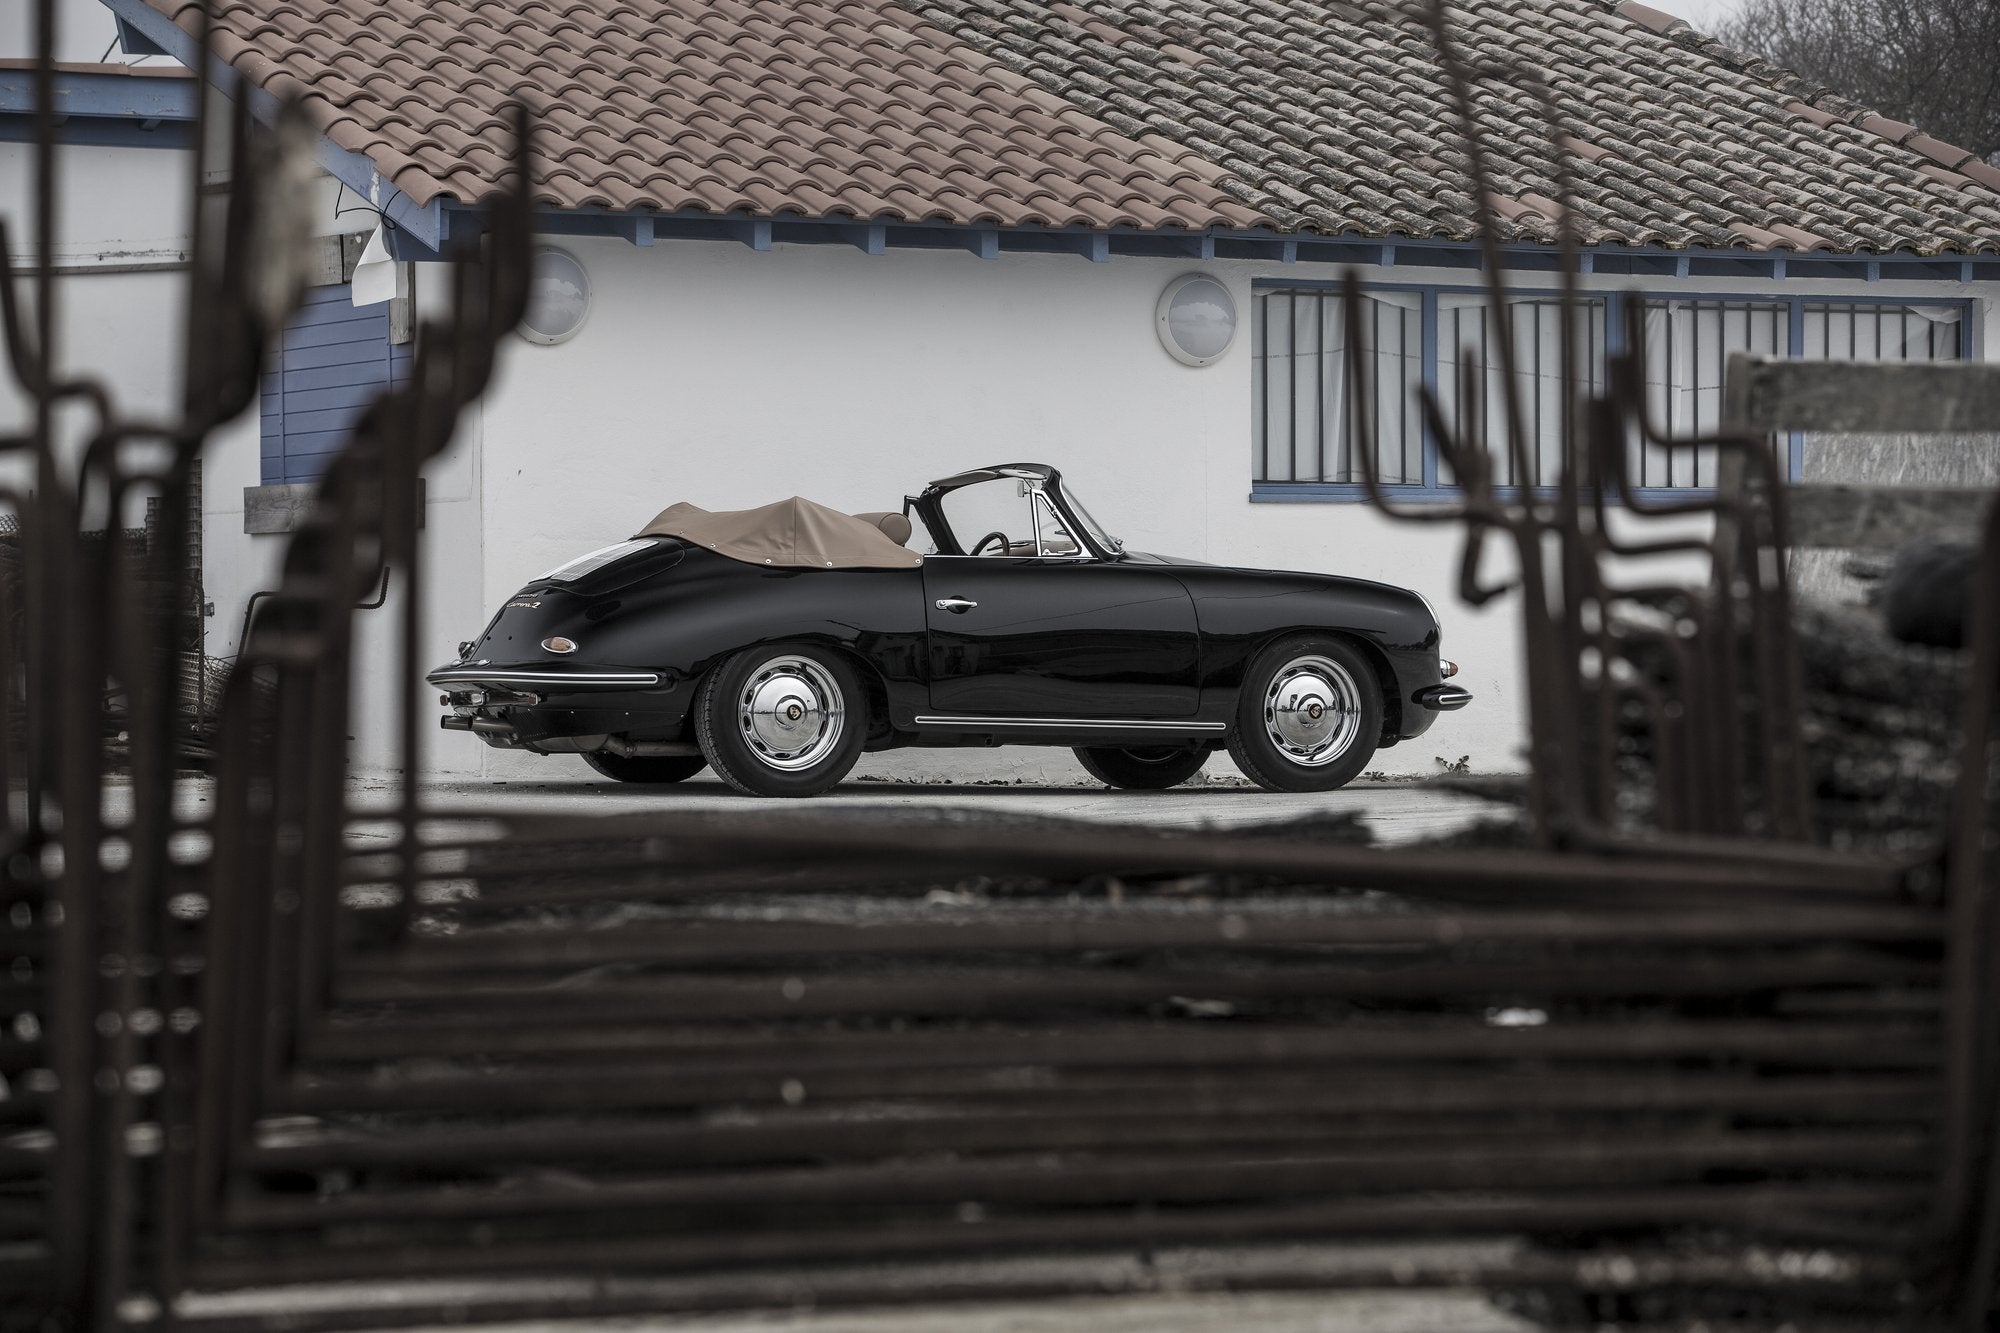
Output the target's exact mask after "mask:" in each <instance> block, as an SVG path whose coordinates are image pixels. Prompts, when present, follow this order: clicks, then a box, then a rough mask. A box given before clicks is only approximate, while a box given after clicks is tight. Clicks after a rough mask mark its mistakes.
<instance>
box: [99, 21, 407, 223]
mask: <svg viewBox="0 0 2000 1333" xmlns="http://www.w3.org/2000/svg"><path fill="white" fill-rule="evenodd" d="M104 4H105V7H106V8H108V9H109V10H110V11H111V12H112V14H113V15H114V16H115V17H116V18H117V19H118V20H119V23H120V31H121V32H123V31H124V30H125V29H126V28H130V29H131V30H132V31H133V32H134V33H135V34H136V35H137V36H138V37H140V38H143V39H144V40H146V41H148V42H151V43H152V44H153V45H155V46H157V47H158V48H159V49H160V50H161V51H162V52H164V53H165V54H167V55H170V56H172V57H173V58H174V59H175V60H178V61H180V62H181V64H182V65H184V66H186V67H187V68H188V69H190V70H194V71H196V72H197V73H199V74H200V75H201V76H202V77H204V78H206V79H207V80H208V82H209V84H210V85H211V86H212V87H214V88H215V90H216V91H217V92H219V93H221V94H222V95H223V96H225V97H231V98H233V97H235V96H236V95H237V93H238V92H239V90H240V91H242V92H244V93H246V94H247V95H248V97H249V99H250V103H249V105H250V111H251V113H252V114H253V115H255V116H256V117H257V118H258V119H259V120H262V121H264V122H266V123H269V122H270V121H272V120H273V119H275V118H276V116H277V111H278V99H277V98H275V97H273V96H271V94H269V93H267V92H265V91H264V90H263V89H261V88H258V87H255V86H254V85H251V84H249V83H248V82H247V81H245V80H244V79H243V78H242V77H241V76H240V75H238V74H237V72H236V71H235V70H234V69H233V68H231V66H230V65H229V63H228V62H227V61H224V60H219V59H217V58H215V57H214V56H212V55H211V56H208V57H207V58H206V59H204V58H203V53H202V52H200V51H198V50H196V49H195V40H194V37H193V36H192V35H191V34H189V33H186V32H183V31H182V30H181V29H180V27H179V26H178V25H176V24H175V23H174V22H173V21H172V20H170V19H168V18H167V16H166V15H164V14H162V13H160V12H159V11H158V10H156V9H154V8H152V7H151V6H149V5H147V4H145V3H144V0H104ZM315 156H316V157H317V158H318V160H319V164H320V165H321V166H322V167H324V168H325V169H326V171H327V174H328V175H330V176H332V177H333V178H334V179H335V180H337V181H339V182H340V183H341V184H343V185H345V186H347V188H348V189H350V190H353V191H354V192H355V193H356V194H358V195H360V196H361V197H362V198H363V199H365V200H366V201H367V202H368V204H369V205H370V206H371V207H373V208H375V209H377V210H378V211H379V212H381V213H382V215H383V216H384V217H385V218H387V219H388V220H389V221H390V222H392V223H394V224H395V225H396V226H397V227H399V228H401V229H403V230H404V231H405V232H407V233H409V235H410V236H411V237H412V238H413V239H414V240H415V241H416V242H417V243H418V244H419V245H420V246H422V247H423V248H424V249H426V250H429V251H430V252H432V253H433V254H441V253H442V252H443V249H444V243H445V230H444V227H445V223H444V208H443V200H441V199H433V200H431V202H430V203H428V204H418V203H417V202H416V201H415V200H413V199H411V198H410V197H409V196H408V195H406V194H404V193H403V192H402V191H401V190H398V189H397V188H396V187H395V186H394V185H392V184H390V183H389V182H388V181H387V180H385V179H383V177H382V173H381V172H380V171H379V170H378V169H377V168H376V166H375V164H374V163H373V162H372V161H370V160H369V158H368V155H367V154H365V153H357V152H353V151H350V150H349V149H345V148H342V147H340V146H339V145H338V144H336V143H334V142H332V141H331V140H329V139H327V138H325V137H321V138H320V139H319V141H318V145H317V150H316V153H315Z"/></svg>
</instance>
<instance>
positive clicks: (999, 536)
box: [972, 532, 1007, 555]
mask: <svg viewBox="0 0 2000 1333" xmlns="http://www.w3.org/2000/svg"><path fill="white" fill-rule="evenodd" d="M992 541H997V542H999V543H1000V554H1002V555H1005V554H1007V534H1006V533H1004V532H989V533H987V534H986V535H985V536H984V537H981V538H980V539H979V540H978V541H976V542H974V543H973V544H972V553H973V554H974V555H978V554H979V553H980V552H981V551H983V550H985V549H986V543H988V542H992Z"/></svg>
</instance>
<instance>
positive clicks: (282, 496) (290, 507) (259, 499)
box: [243, 477, 429, 536]
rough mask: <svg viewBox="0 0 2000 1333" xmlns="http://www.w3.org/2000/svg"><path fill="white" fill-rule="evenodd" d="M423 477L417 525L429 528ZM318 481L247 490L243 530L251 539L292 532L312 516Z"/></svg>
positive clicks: (418, 486)
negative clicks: (426, 517) (425, 510)
mask: <svg viewBox="0 0 2000 1333" xmlns="http://www.w3.org/2000/svg"><path fill="white" fill-rule="evenodd" d="M428 489H429V488H428V487H427V486H426V485H425V479H424V478H423V477H418V478H417V526H418V527H419V528H422V527H424V526H425V521H424V520H425V513H424V506H425V504H426V502H427V501H428V499H429V496H428V493H427V492H428ZM318 490H319V483H318V482H316V481H294V482H285V483H281V484H278V485H272V486H245V487H244V488H243V531H244V532H246V533H249V534H250V535H251V536H258V535H262V534H268V533H274V532H290V531H291V530H292V529H294V528H296V527H298V526H299V525H300V524H302V523H304V522H305V521H306V516H307V515H308V514H310V513H312V506H313V495H314V493H315V492H317V491H318Z"/></svg>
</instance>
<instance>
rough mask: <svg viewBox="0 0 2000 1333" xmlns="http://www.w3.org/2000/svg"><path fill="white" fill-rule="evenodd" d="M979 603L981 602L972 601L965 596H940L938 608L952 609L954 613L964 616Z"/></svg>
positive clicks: (942, 609) (943, 609)
mask: <svg viewBox="0 0 2000 1333" xmlns="http://www.w3.org/2000/svg"><path fill="white" fill-rule="evenodd" d="M978 605H979V603H977V602H975V601H971V600H969V599H967V598H964V597H940V598H938V599H937V609H938V610H940V611H950V612H952V613H953V614H954V615H961V616H962V615H964V614H965V613H966V612H967V611H970V610H971V609H972V608H973V607H975V606H978Z"/></svg>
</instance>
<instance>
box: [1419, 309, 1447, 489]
mask: <svg viewBox="0 0 2000 1333" xmlns="http://www.w3.org/2000/svg"><path fill="white" fill-rule="evenodd" d="M1421 309H1422V314H1421V315H1420V316H1419V317H1418V323H1417V330H1418V331H1417V336H1418V337H1419V338H1422V339H1423V362H1422V365H1421V369H1420V370H1419V374H1420V375H1421V376H1422V378H1423V385H1424V387H1425V388H1426V389H1429V390H1430V391H1431V392H1432V393H1433V394H1435V393H1436V392H1437V391H1438V294H1437V292H1436V291H1427V292H1425V293H1424V294H1423V306H1422V307H1421ZM1423 425H1424V430H1423V437H1424V438H1423V445H1424V485H1425V486H1426V487H1427V488H1431V489H1435V488H1436V487H1438V486H1439V485H1440V484H1441V483H1440V481H1439V473H1440V471H1441V469H1440V467H1439V464H1438V442H1437V437H1436V436H1435V435H1433V434H1432V433H1431V423H1430V422H1429V421H1425V422H1424V423H1423Z"/></svg>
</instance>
